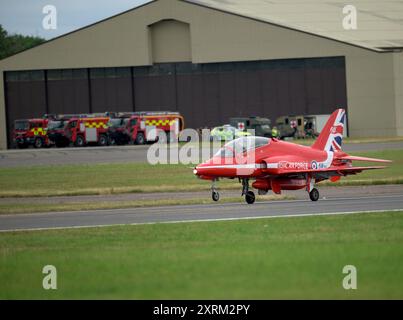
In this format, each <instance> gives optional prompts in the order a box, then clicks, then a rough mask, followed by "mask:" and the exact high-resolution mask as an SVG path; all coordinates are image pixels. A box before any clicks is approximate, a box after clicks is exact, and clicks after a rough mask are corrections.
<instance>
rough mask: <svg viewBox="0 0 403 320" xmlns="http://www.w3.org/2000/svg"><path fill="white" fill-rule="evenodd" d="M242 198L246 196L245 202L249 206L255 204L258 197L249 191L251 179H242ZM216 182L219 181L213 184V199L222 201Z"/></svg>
mask: <svg viewBox="0 0 403 320" xmlns="http://www.w3.org/2000/svg"><path fill="white" fill-rule="evenodd" d="M241 181H242V196H245V201H246V203H247V204H252V203H254V202H255V200H256V197H255V194H254V193H253V191H250V190H249V179H245V178H244V179H242V180H241ZM216 182H217V180H213V183H212V185H211V198H212V199H213V201H218V200H220V194H219V193H218V191H217V187H216Z"/></svg>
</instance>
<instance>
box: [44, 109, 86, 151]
mask: <svg viewBox="0 0 403 320" xmlns="http://www.w3.org/2000/svg"><path fill="white" fill-rule="evenodd" d="M79 117H85V115H72V114H71V115H54V116H52V117H51V118H50V119H51V120H49V123H48V138H49V142H50V143H51V144H52V145H56V147H58V148H62V147H68V146H69V144H70V139H69V138H68V136H67V134H66V132H65V127H66V124H67V123H68V121H69V120H70V119H71V118H79Z"/></svg>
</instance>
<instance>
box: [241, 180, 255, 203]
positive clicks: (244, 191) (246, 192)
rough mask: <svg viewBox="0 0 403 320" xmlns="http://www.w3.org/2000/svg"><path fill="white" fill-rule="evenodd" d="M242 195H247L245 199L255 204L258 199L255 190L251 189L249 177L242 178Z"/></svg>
mask: <svg viewBox="0 0 403 320" xmlns="http://www.w3.org/2000/svg"><path fill="white" fill-rule="evenodd" d="M242 195H244V196H245V201H246V203H247V204H253V203H254V202H255V200H256V197H255V194H254V193H253V191H250V190H249V179H245V178H243V179H242Z"/></svg>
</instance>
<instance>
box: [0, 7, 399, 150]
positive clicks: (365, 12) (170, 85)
mask: <svg viewBox="0 0 403 320" xmlns="http://www.w3.org/2000/svg"><path fill="white" fill-rule="evenodd" d="M349 3H350V4H352V5H355V6H356V8H357V10H358V16H357V19H358V28H357V29H356V30H345V29H344V28H343V24H342V21H343V18H344V14H343V7H344V5H345V2H344V1H340V0H322V1H319V0H317V1H312V0H309V1H308V0H299V1H294V0H293V1H291V0H271V1H265V0H248V1H243V0H157V1H151V2H149V3H147V4H145V5H142V6H140V7H137V8H134V9H132V10H129V11H126V12H124V13H121V14H119V15H117V16H114V17H111V18H109V19H106V20H103V21H100V22H98V23H95V24H93V25H90V26H87V27H85V28H82V29H79V30H77V31H74V32H71V33H69V34H66V35H64V36H61V37H58V38H55V39H52V40H50V41H48V42H46V43H44V44H42V45H40V46H37V47H35V48H32V49H30V50H26V51H23V52H21V53H18V54H16V55H14V56H11V57H8V58H6V59H4V60H2V61H0V71H1V72H0V148H1V149H5V148H7V147H10V145H11V137H12V136H11V132H12V127H13V121H14V120H15V119H19V118H31V117H38V116H41V115H42V114H45V113H48V114H51V113H65V114H68V113H90V112H104V111H131V110H135V111H136V110H137V111H139V110H173V111H175V110H178V111H180V112H181V113H182V114H183V115H184V117H185V121H186V126H187V127H193V128H198V127H205V126H214V125H218V124H222V123H226V122H227V121H228V118H229V117H231V116H249V115H262V116H268V117H270V118H271V119H272V120H275V119H276V117H278V116H281V115H287V114H328V113H331V112H332V111H333V110H334V109H335V108H337V107H343V108H346V109H347V112H348V126H349V134H350V136H403V52H402V50H403V1H396V0H395V1H389V0H386V1H377V0H368V1H358V0H357V1H349Z"/></svg>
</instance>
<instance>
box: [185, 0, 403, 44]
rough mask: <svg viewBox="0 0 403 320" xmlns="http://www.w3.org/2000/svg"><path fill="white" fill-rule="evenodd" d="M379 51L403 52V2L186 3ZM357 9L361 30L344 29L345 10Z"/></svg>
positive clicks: (284, 0) (247, 0) (243, 0)
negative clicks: (349, 8)
mask: <svg viewBox="0 0 403 320" xmlns="http://www.w3.org/2000/svg"><path fill="white" fill-rule="evenodd" d="M186 1H187V2H191V3H194V4H199V5H202V6H206V7H210V8H214V9H218V10H222V11H225V12H230V13H234V14H238V15H241V16H245V17H249V18H253V19H256V20H260V21H265V22H268V23H272V24H276V25H280V26H283V27H287V28H292V29H296V30H301V31H304V32H308V33H311V34H315V35H319V36H322V37H325V38H330V39H334V40H338V41H342V42H346V43H350V44H353V45H357V46H360V47H365V48H368V49H372V50H376V51H385V50H386V51H389V50H396V49H403V0H383V1H379V0H349V1H345V0H186ZM347 4H349V5H353V6H355V7H356V9H357V29H356V30H345V29H344V28H343V24H342V21H343V18H344V17H345V16H346V15H345V14H343V7H344V6H345V5H347Z"/></svg>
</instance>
